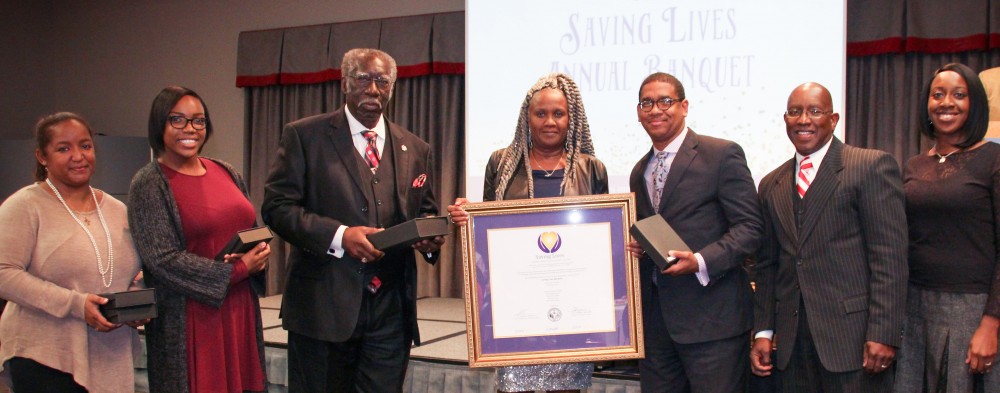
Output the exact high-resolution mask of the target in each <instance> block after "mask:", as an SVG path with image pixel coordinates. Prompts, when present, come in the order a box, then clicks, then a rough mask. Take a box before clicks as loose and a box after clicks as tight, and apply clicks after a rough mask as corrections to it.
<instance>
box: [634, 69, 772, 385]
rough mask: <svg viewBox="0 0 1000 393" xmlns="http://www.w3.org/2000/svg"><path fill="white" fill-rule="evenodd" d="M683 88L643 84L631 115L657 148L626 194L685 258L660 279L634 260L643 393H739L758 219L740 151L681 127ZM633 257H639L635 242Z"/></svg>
mask: <svg viewBox="0 0 1000 393" xmlns="http://www.w3.org/2000/svg"><path fill="white" fill-rule="evenodd" d="M687 110H688V101H687V100H686V99H685V96H684V86H683V85H681V83H680V81H678V80H677V79H676V78H674V77H673V76H671V75H669V74H664V73H655V74H652V75H650V76H648V77H646V79H645V80H644V81H643V82H642V86H641V87H640V90H639V104H638V106H637V107H636V112H637V113H638V116H639V122H640V123H641V124H642V127H643V128H644V129H645V130H646V133H647V134H649V137H650V139H651V140H652V142H653V147H652V149H650V151H649V153H647V154H646V155H645V156H644V157H643V158H642V159H641V160H639V162H638V163H636V165H635V168H634V169H633V170H632V175H631V177H630V178H629V184H630V188H631V190H632V192H634V193H635V195H636V206H637V214H638V218H639V219H643V218H646V217H649V216H652V215H654V214H660V215H662V216H663V218H664V219H665V220H666V221H667V222H668V223H669V224H670V226H671V227H672V228H673V229H674V231H676V232H677V234H678V235H679V236H680V237H681V239H683V240H684V243H686V244H687V245H688V246H689V247H690V248H691V251H687V250H671V251H670V255H672V256H674V257H676V258H677V260H678V262H677V263H676V264H675V265H673V266H671V267H669V268H667V269H665V270H663V271H659V269H658V268H657V267H656V265H655V264H654V263H653V262H652V260H651V259H650V258H649V257H647V256H643V257H642V258H641V260H640V263H639V267H640V274H641V276H640V277H641V284H642V285H641V286H642V302H643V304H642V312H643V325H644V329H643V330H644V331H645V348H646V358H645V359H643V360H642V361H641V362H640V364H639V373H640V374H639V376H640V382H641V384H642V391H644V392H696V393H700V392H741V391H743V388H744V386H745V384H746V380H747V375H748V372H747V370H748V369H749V365H748V359H747V356H748V351H749V345H748V344H749V342H750V328H751V324H752V322H753V308H752V295H751V291H750V283H749V280H748V279H747V274H746V271H744V270H743V262H744V259H746V257H747V256H748V255H749V254H750V253H752V252H754V251H755V250H756V249H757V246H758V245H759V242H760V236H761V228H762V223H761V218H760V212H759V208H758V206H757V193H756V190H755V189H754V184H753V178H752V177H751V176H750V170H749V169H748V168H747V164H746V158H745V157H744V155H743V149H742V148H741V147H740V146H739V145H737V144H736V143H733V142H731V141H727V140H723V139H718V138H712V137H707V136H703V135H698V134H696V133H695V132H694V131H692V130H691V129H689V128H687V126H686V124H685V117H686V116H687ZM629 248H630V250H631V251H632V253H633V254H636V255H642V254H643V250H642V248H641V247H640V246H639V244H638V243H637V242H635V241H633V242H631V243H630V245H629Z"/></svg>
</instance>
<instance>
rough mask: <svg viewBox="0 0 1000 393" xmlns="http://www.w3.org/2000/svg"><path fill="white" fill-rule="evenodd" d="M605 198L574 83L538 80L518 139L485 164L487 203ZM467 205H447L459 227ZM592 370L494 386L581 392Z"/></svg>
mask: <svg viewBox="0 0 1000 393" xmlns="http://www.w3.org/2000/svg"><path fill="white" fill-rule="evenodd" d="M607 193H608V173H607V170H606V169H605V168H604V164H603V163H601V161H599V160H598V159H597V158H596V157H594V145H593V143H592V142H591V140H590V126H589V124H588V123H587V114H586V113H585V111H584V109H583V100H582V99H581V98H580V90H579V89H578V88H577V86H576V82H573V80H572V79H570V77H569V76H568V75H566V74H562V73H554V74H549V75H546V76H544V77H542V78H540V79H538V81H537V82H535V84H534V86H532V87H531V89H530V90H528V94H526V95H525V97H524V102H523V103H522V104H521V111H520V114H519V115H518V118H517V126H516V127H515V130H514V140H513V141H511V143H510V145H509V146H507V147H506V148H503V149H500V150H497V151H495V152H493V154H492V155H491V156H490V160H489V163H487V164H486V180H485V185H484V187H483V200H485V201H494V200H510V199H526V198H545V197H558V196H568V195H592V194H607ZM466 202H468V200H467V199H465V198H458V199H456V200H455V204H454V205H451V206H448V212H449V214H450V215H451V217H452V220H453V221H454V222H455V223H456V224H458V225H465V223H466V221H468V214H467V213H466V212H465V211H464V210H462V208H461V205H462V204H464V203H466ZM593 370H594V365H593V363H569V364H545V365H532V366H512V367H500V368H498V369H497V374H496V385H497V390H498V391H501V392H518V391H535V390H546V391H549V392H564V391H579V389H585V388H587V387H589V386H590V379H591V374H592V373H593Z"/></svg>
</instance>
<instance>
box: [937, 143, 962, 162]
mask: <svg viewBox="0 0 1000 393" xmlns="http://www.w3.org/2000/svg"><path fill="white" fill-rule="evenodd" d="M960 151H962V149H956V150H953V151H952V152H951V153H948V154H945V155H943V156H942V155H941V153H938V150H937V145H934V155H935V156H937V158H938V164H944V161H945V160H947V159H948V157H951V155H952V154H955V153H958V152H960Z"/></svg>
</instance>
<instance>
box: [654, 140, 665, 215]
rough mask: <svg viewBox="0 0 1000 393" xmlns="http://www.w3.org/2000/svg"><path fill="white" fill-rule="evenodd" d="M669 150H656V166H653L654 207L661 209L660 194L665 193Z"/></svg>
mask: <svg viewBox="0 0 1000 393" xmlns="http://www.w3.org/2000/svg"><path fill="white" fill-rule="evenodd" d="M667 154H669V153H667V152H665V151H660V152H656V166H655V167H653V209H655V210H659V209H660V195H663V185H664V184H666V183H667V171H668V170H669V167H668V166H667Z"/></svg>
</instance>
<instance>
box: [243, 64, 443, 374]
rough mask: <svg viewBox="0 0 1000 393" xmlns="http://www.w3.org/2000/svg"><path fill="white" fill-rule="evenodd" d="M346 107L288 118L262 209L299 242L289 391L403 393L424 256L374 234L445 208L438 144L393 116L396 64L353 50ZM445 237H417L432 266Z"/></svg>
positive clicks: (286, 301)
mask: <svg viewBox="0 0 1000 393" xmlns="http://www.w3.org/2000/svg"><path fill="white" fill-rule="evenodd" d="M341 69H342V72H343V74H344V79H343V80H342V81H341V88H342V89H343V91H344V94H345V95H346V98H347V100H346V101H347V104H346V105H345V107H343V108H340V109H339V110H337V111H335V112H332V113H325V114H321V115H317V116H312V117H308V118H305V119H301V120H297V121H294V122H292V123H289V124H288V125H286V126H285V128H284V130H283V131H282V135H281V145H280V148H279V150H278V159H277V161H276V162H275V164H274V167H272V168H271V173H270V175H269V176H268V179H267V184H266V186H265V189H264V203H263V206H262V207H261V215H262V216H263V218H264V222H266V223H267V224H268V225H270V226H271V228H272V229H274V231H275V232H276V233H277V234H278V235H279V236H281V238H282V239H284V240H285V241H288V242H289V243H291V245H292V252H291V255H290V256H289V260H290V262H291V267H290V268H289V273H288V285H287V289H286V292H285V294H284V298H283V300H282V304H281V318H282V326H283V327H284V328H285V329H287V330H288V373H289V391H290V392H346V391H351V392H353V391H364V392H398V391H400V390H401V389H402V385H403V377H404V376H405V372H406V364H407V362H408V360H409V354H410V345H411V343H414V342H415V343H417V344H418V345H419V343H420V337H419V333H418V331H417V321H416V262H415V260H416V257H415V255H414V254H415V253H414V251H413V250H412V249H410V248H405V247H404V248H402V249H393V250H376V249H375V248H374V247H373V246H372V244H371V243H370V242H369V241H368V239H367V237H366V235H368V234H370V233H373V232H376V231H378V230H379V229H377V228H387V227H390V226H392V225H396V224H398V223H402V222H404V221H407V220H410V219H413V218H417V217H422V216H429V215H435V214H437V204H436V202H435V200H434V194H433V192H432V191H431V190H432V189H433V181H434V178H435V175H434V173H432V168H433V157H431V151H430V146H429V145H428V144H427V143H426V142H424V141H422V140H420V139H419V138H418V137H417V136H416V135H413V134H412V133H410V132H409V131H407V130H406V129H404V128H403V127H401V126H399V125H396V124H394V123H391V122H389V121H387V120H386V119H385V118H384V117H383V116H382V113H383V112H384V111H385V107H386V104H387V103H388V101H389V98H390V97H391V96H392V88H393V85H394V84H395V82H396V75H397V73H396V62H395V60H393V59H392V57H390V56H389V55H388V54H386V53H385V52H382V51H379V50H375V49H352V50H350V51H348V52H347V53H346V54H345V55H344V61H343V65H342V67H341ZM443 242H444V239H443V238H440V237H438V238H435V239H432V240H424V241H421V242H418V243H416V244H414V245H413V248H414V249H417V250H419V251H420V253H421V255H422V256H423V258H425V259H426V260H427V261H428V262H434V261H435V260H436V258H437V254H436V252H437V250H438V248H439V247H440V245H441V243H443Z"/></svg>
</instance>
